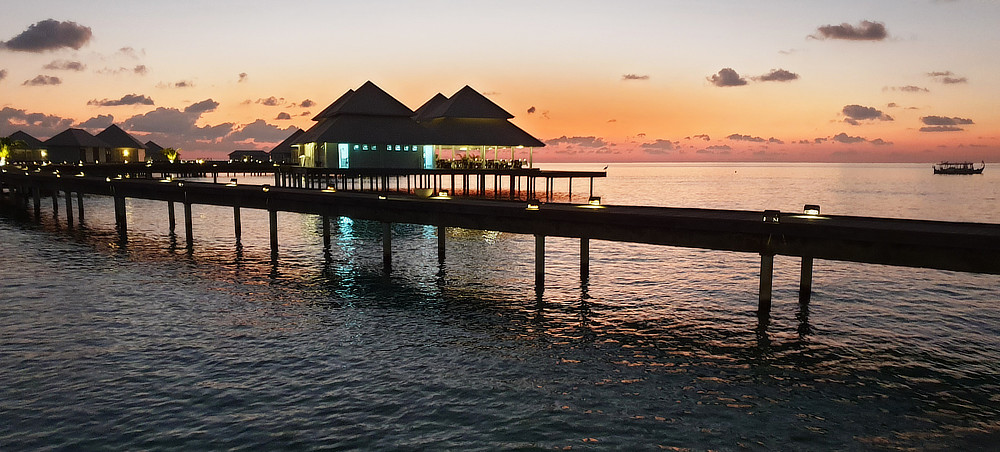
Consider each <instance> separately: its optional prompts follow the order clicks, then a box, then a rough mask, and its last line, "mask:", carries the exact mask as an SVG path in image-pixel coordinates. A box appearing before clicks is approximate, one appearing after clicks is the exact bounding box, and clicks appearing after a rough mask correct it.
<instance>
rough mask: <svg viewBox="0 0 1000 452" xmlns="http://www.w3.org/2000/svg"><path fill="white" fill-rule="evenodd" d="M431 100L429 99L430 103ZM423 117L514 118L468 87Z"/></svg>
mask: <svg viewBox="0 0 1000 452" xmlns="http://www.w3.org/2000/svg"><path fill="white" fill-rule="evenodd" d="M435 97H436V96H435ZM433 100H434V99H431V101H433ZM429 102H430V101H428V103H429ZM424 105H425V106H426V105H427V104H424ZM423 116H424V118H428V119H429V118H440V117H447V118H493V119H511V118H513V117H514V115H512V114H510V113H508V112H507V110H504V109H503V108H500V106H499V105H497V104H495V103H493V101H491V100H489V99H487V98H486V96H483V95H482V94H479V92H478V91H476V90H474V89H472V87H471V86H469V85H465V87H463V88H462V89H460V90H458V92H456V93H455V94H453V95H452V96H451V97H449V98H448V99H447V101H445V102H441V103H438V104H437V105H435V106H434V108H433V109H429V110H428V111H427V112H426V113H425V114H424V115H423Z"/></svg>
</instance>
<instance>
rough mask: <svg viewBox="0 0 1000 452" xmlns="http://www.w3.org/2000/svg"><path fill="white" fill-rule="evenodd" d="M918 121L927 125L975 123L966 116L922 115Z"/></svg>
mask: <svg viewBox="0 0 1000 452" xmlns="http://www.w3.org/2000/svg"><path fill="white" fill-rule="evenodd" d="M920 122H922V123H924V124H925V125H928V126H957V125H960V124H975V122H972V120H971V119H967V118H949V117H947V116H924V117H922V118H920Z"/></svg>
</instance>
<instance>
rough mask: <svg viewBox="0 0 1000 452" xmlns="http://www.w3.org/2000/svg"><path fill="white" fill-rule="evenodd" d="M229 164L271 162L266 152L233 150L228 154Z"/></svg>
mask: <svg viewBox="0 0 1000 452" xmlns="http://www.w3.org/2000/svg"><path fill="white" fill-rule="evenodd" d="M229 161H230V162H246V163H251V162H252V163H265V162H269V161H271V156H270V155H268V153H267V151H260V150H256V149H251V150H235V151H233V152H230V153H229Z"/></svg>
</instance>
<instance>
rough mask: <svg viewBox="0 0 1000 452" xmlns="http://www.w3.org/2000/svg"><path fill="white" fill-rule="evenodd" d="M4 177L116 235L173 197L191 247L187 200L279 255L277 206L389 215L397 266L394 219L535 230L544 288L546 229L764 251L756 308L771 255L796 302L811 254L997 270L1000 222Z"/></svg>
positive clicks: (766, 285) (387, 235)
mask: <svg viewBox="0 0 1000 452" xmlns="http://www.w3.org/2000/svg"><path fill="white" fill-rule="evenodd" d="M4 171H5V172H2V173H0V182H2V184H3V186H4V187H5V188H6V189H7V190H8V191H9V194H10V197H11V198H12V200H13V202H14V203H15V204H16V205H18V206H19V207H20V208H23V209H25V210H29V209H30V210H34V215H35V218H39V217H40V210H41V198H42V197H43V196H45V197H51V198H52V206H53V209H59V204H60V196H62V195H61V193H62V194H65V203H66V217H67V218H66V220H67V221H69V223H70V224H72V221H73V207H72V203H73V193H76V197H77V209H78V211H79V217H83V215H84V209H83V202H82V201H83V197H82V196H81V194H91V195H103V196H111V197H114V199H115V213H116V224H117V227H118V231H119V234H121V235H122V237H123V238H124V237H125V235H126V234H127V228H128V226H127V224H126V218H127V216H126V214H125V198H141V199H151V200H161V201H165V202H167V204H166V206H167V213H168V218H169V224H170V228H171V230H173V228H174V224H175V214H174V203H181V204H182V205H183V208H184V221H185V234H186V237H187V244H188V246H189V247H190V246H193V240H192V237H193V233H194V231H193V230H192V225H191V206H192V205H193V204H208V205H216V206H230V207H233V209H234V211H233V219H234V228H235V232H236V234H235V235H236V238H237V239H239V237H240V228H241V225H240V209H243V208H249V209H264V210H267V211H268V212H269V214H270V243H271V251H272V254H273V255H274V256H277V252H278V244H279V240H278V237H279V231H278V230H277V212H278V211H282V212H298V213H305V214H315V215H320V216H321V217H322V218H323V225H324V227H323V233H324V243H326V244H329V240H330V227H329V225H330V218H331V217H337V216H346V217H350V218H355V219H364V220H373V221H379V222H382V223H383V240H382V243H383V258H384V264H385V269H386V271H389V270H390V269H391V262H392V251H391V243H392V236H391V227H390V225H391V224H392V223H410V224H423V225H432V226H437V227H439V228H446V227H460V228H467V229H481V230H491V231H501V232H510V233H518V234H531V235H534V236H535V281H536V290H538V291H539V292H541V291H542V290H543V289H544V276H545V237H549V236H556V237H571V238H579V239H580V274H581V277H582V278H587V277H588V274H589V260H590V257H589V254H590V251H589V249H590V246H589V241H590V240H612V241H622V242H634V243H645V244H654V245H667V246H679V247H691V248H702V249H711V250H723V251H732V252H742V253H756V254H759V255H760V257H761V267H760V289H759V290H760V291H759V303H760V304H759V306H758V313H759V314H760V315H762V316H766V315H768V314H769V312H770V306H771V280H772V271H773V262H774V256H775V255H784V256H796V257H800V258H801V259H802V264H801V278H800V301H802V302H808V299H809V294H810V293H811V287H812V268H813V260H814V259H827V260H839V261H851V262H861V263H871V264H883V265H894V266H904V267H922V268H932V269H941V270H953V271H962V272H975V273H988V274H1000V257H998V256H1000V225H997V224H982V223H958V222H942V221H920V220H903V219H886V218H867V217H851V216H832V215H806V214H799V213H779V212H777V211H765V212H752V211H735V210H710V209H685V208H666V207H642V206H609V205H593V204H590V203H587V204H568V203H538V204H534V203H526V202H523V201H508V200H490V199H469V198H452V197H447V196H433V197H429V198H424V197H418V196H414V195H408V194H391V193H386V194H380V193H358V192H345V191H335V190H334V189H333V188H332V187H331V188H330V189H325V190H317V189H304V188H282V187H272V186H267V185H264V186H261V185H235V184H228V185H223V184H213V183H198V182H188V181H178V180H170V181H167V180H164V181H157V180H148V179H114V178H110V177H106V178H98V177H79V176H57V175H52V174H42V173H31V172H25V171H17V170H13V171H11V170H4ZM442 232H443V230H441V229H439V233H438V258H439V259H441V260H444V259H445V256H444V250H445V247H444V240H445V235H446V234H443V233H442Z"/></svg>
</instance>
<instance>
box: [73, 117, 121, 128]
mask: <svg viewBox="0 0 1000 452" xmlns="http://www.w3.org/2000/svg"><path fill="white" fill-rule="evenodd" d="M114 122H115V117H114V116H112V115H97V116H94V117H93V118H90V119H88V120H86V121H83V122H81V123H79V124H77V125H75V126H74V127H76V128H79V129H88V130H96V129H106V128H107V127H108V126H110V125H111V124H114Z"/></svg>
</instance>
